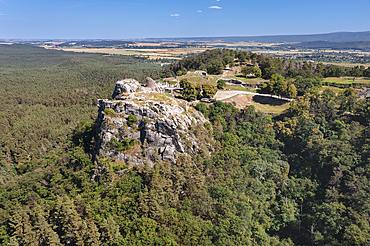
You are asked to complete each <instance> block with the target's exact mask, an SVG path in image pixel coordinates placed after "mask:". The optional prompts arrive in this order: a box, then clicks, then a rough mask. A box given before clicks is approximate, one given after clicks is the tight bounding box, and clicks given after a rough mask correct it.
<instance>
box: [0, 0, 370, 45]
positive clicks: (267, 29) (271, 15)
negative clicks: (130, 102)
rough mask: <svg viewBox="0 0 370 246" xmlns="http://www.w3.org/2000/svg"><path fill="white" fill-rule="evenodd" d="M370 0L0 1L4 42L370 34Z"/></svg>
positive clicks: (0, 28)
mask: <svg viewBox="0 0 370 246" xmlns="http://www.w3.org/2000/svg"><path fill="white" fill-rule="evenodd" d="M369 9H370V1H369V0H353V1H345V0H336V1H334V0H330V1H328V0H320V1H319V0H310V1H309V0H280V1H278V0H260V1H258V0H253V1H252V0H198V1H197V0H171V1H164V0H152V1H149V0H121V1H118V0H106V1H102V0H101V1H98V0H74V1H72V0H49V1H46V0H45V1H44V0H0V39H12V38H14V39H130V38H167V37H219V36H259V35H280V34H316V33H328V32H338V31H370V14H369V13H368V12H369Z"/></svg>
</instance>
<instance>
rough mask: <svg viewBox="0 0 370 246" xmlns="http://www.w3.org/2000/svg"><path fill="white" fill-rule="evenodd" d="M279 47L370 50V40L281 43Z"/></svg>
mask: <svg viewBox="0 0 370 246" xmlns="http://www.w3.org/2000/svg"><path fill="white" fill-rule="evenodd" d="M278 47H281V48H288V49H335V50H361V51H370V41H356V42H329V41H313V42H302V43H295V44H283V45H279V46H278Z"/></svg>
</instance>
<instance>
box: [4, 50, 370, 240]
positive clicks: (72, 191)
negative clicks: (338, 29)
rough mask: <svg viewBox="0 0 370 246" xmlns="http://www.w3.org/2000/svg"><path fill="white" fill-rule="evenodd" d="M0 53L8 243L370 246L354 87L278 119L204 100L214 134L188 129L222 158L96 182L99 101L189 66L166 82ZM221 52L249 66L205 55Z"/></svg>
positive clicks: (116, 65) (63, 59)
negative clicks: (118, 86)
mask: <svg viewBox="0 0 370 246" xmlns="http://www.w3.org/2000/svg"><path fill="white" fill-rule="evenodd" d="M13 49H14V50H13ZM0 52H1V54H0V55H1V57H4V59H5V58H6V59H5V60H4V59H2V60H1V62H2V64H1V66H0V68H1V70H0V76H1V77H0V83H1V84H0V87H1V91H0V97H1V99H2V100H1V101H2V105H3V106H2V111H1V117H0V120H1V127H0V136H1V139H0V141H1V142H0V144H1V146H0V147H1V153H0V158H1V162H0V168H1V174H0V175H1V183H0V243H1V244H2V245H366V244H367V243H368V240H369V239H370V227H369V217H370V216H369V211H370V197H369V194H370V183H369V178H370V142H369V136H370V127H369V119H370V101H366V100H360V101H357V96H356V94H355V92H354V90H353V89H352V88H348V89H346V90H345V91H344V92H343V93H341V94H338V95H336V94H334V93H333V92H332V91H331V90H329V89H326V90H324V91H323V92H321V93H319V92H317V91H311V90H309V89H308V90H307V91H305V93H304V94H303V96H301V97H300V98H299V100H298V101H293V102H291V107H290V108H289V109H288V110H287V111H286V112H284V114H283V115H279V116H276V117H273V116H270V115H263V114H261V113H257V112H256V111H255V110H254V108H253V106H249V107H246V108H245V109H242V110H240V109H237V108H235V107H234V105H233V104H230V103H227V104H225V103H222V102H215V103H214V104H213V105H210V106H208V105H206V104H203V103H199V104H197V106H196V108H197V109H198V110H199V111H201V112H202V113H203V114H204V115H205V116H206V117H207V118H208V119H209V121H210V123H208V124H206V125H205V126H206V129H207V131H206V132H204V131H201V130H200V129H201V128H200V127H199V126H197V125H194V126H193V127H192V129H191V131H193V132H194V134H195V135H197V136H199V139H200V141H203V142H204V143H203V144H207V145H209V146H211V147H212V148H211V149H213V150H214V151H213V152H211V153H210V152H209V151H208V150H207V148H200V149H199V150H198V152H197V153H196V155H195V156H192V157H190V156H187V155H181V156H180V157H179V158H178V160H177V161H176V163H175V164H174V165H172V164H171V163H169V162H161V161H158V162H157V163H156V165H155V166H154V167H153V168H150V167H149V166H135V167H133V168H128V167H121V168H122V170H120V171H121V172H120V174H121V175H118V174H117V173H116V172H117V167H116V166H114V165H112V162H111V160H105V161H103V162H102V164H103V165H104V166H105V167H106V172H105V173H104V175H102V176H101V178H100V179H99V181H96V182H92V181H91V177H92V175H93V173H94V171H95V170H96V169H97V164H96V163H95V162H94V159H93V150H94V141H95V127H96V126H95V119H96V115H97V112H96V99H97V98H110V96H111V93H112V92H113V86H114V84H115V82H116V80H118V79H121V78H123V76H124V75H123V74H124V73H127V76H129V77H133V78H136V79H138V80H139V81H143V80H144V79H145V77H146V76H152V77H156V76H158V74H159V75H164V74H166V73H171V72H172V73H176V72H177V71H178V70H179V69H178V68H181V69H182V68H183V67H184V65H183V64H185V63H186V62H189V61H188V60H187V59H185V60H184V61H180V62H179V63H176V64H174V65H172V66H170V67H168V68H166V69H164V70H162V71H159V69H160V68H159V66H155V65H153V64H147V63H143V62H142V61H141V60H137V59H135V58H133V57H125V56H103V55H91V54H76V53H66V52H61V51H50V50H43V49H41V48H35V47H30V46H23V45H15V46H3V45H1V46H0ZM49 52H50V53H49ZM214 53H215V54H218V55H221V54H220V53H225V54H226V53H228V54H229V56H230V57H231V55H232V53H234V54H235V56H237V55H239V54H236V53H235V52H233V51H226V50H216V51H208V52H205V53H202V54H199V56H195V57H194V58H196V59H197V57H200V58H201V59H202V60H201V59H200V60H199V61H206V60H207V59H210V60H212V59H216V58H215V56H213V54H214ZM243 54H246V53H243ZM251 56H252V54H251ZM255 56H256V57H255ZM207 57H208V58H207ZM216 57H217V56H216ZM258 57H259V55H253V57H251V59H253V58H255V59H259V58H258ZM196 59H194V60H196ZM226 59H228V58H225V62H227V61H226ZM240 59H243V58H240ZM245 59H246V58H245ZM266 59H268V60H270V58H266ZM271 61H276V64H278V62H279V59H275V60H274V59H272V58H271ZM220 62H221V63H223V62H224V61H223V59H220ZM261 64H262V63H261ZM282 64H283V61H282ZM170 68H171V69H172V70H169V69H170ZM181 69H180V70H181ZM186 69H196V68H193V67H186ZM277 71H279V70H277ZM277 71H275V72H277ZM284 71H285V70H284ZM292 71H293V70H292ZM294 71H296V72H297V73H300V71H302V70H294ZM303 71H305V70H303ZM291 73H292V72H291ZM281 76H283V78H284V79H288V75H287V73H283V74H282V75H281ZM301 78H302V79H301V80H302V81H301V83H302V84H305V83H309V79H310V77H308V76H306V77H303V76H301ZM295 79H296V78H295ZM305 81H306V82H305Z"/></svg>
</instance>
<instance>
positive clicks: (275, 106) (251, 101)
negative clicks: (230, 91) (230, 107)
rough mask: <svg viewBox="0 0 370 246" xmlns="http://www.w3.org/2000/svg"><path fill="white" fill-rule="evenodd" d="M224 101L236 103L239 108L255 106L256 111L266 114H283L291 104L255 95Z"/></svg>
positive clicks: (238, 96)
mask: <svg viewBox="0 0 370 246" xmlns="http://www.w3.org/2000/svg"><path fill="white" fill-rule="evenodd" d="M222 101H223V102H230V103H234V104H235V106H236V107H237V108H245V107H246V106H249V105H253V106H254V107H255V109H256V111H258V112H262V113H265V114H281V113H282V112H283V111H284V110H286V109H288V108H289V107H290V103H289V102H285V101H282V100H279V99H275V98H269V97H260V96H253V95H235V96H233V97H231V98H228V99H225V100H222Z"/></svg>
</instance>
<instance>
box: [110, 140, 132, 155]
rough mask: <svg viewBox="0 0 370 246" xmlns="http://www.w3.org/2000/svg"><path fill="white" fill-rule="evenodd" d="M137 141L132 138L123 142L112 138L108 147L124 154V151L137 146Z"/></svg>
mask: <svg viewBox="0 0 370 246" xmlns="http://www.w3.org/2000/svg"><path fill="white" fill-rule="evenodd" d="M135 142H136V140H135V139H130V138H125V139H123V140H122V141H120V142H119V141H118V140H117V139H116V138H112V139H111V140H110V141H109V142H108V147H109V148H110V149H111V148H114V149H115V150H116V151H118V152H122V151H124V150H129V149H131V147H132V146H133V145H134V144H135Z"/></svg>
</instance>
